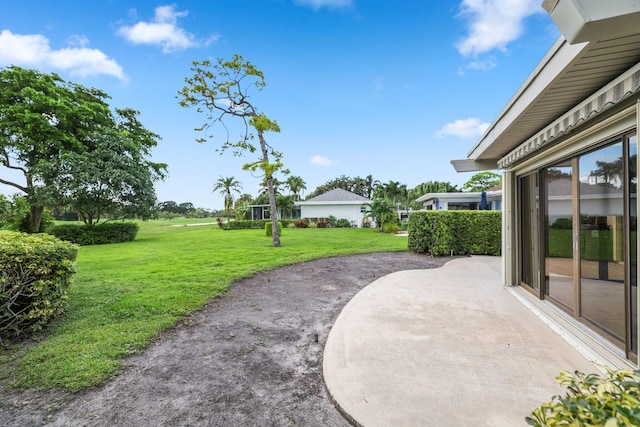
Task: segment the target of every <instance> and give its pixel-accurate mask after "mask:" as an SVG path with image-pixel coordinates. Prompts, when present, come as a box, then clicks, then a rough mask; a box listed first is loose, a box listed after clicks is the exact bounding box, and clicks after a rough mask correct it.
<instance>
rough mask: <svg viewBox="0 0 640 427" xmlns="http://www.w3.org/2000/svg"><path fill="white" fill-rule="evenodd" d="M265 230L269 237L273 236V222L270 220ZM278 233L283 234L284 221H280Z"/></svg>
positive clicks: (265, 225)
mask: <svg viewBox="0 0 640 427" xmlns="http://www.w3.org/2000/svg"><path fill="white" fill-rule="evenodd" d="M264 232H265V234H266V236H267V237H271V235H272V232H273V224H272V223H271V221H268V222H266V223H265V224H264ZM278 234H279V235H280V234H282V222H281V221H278Z"/></svg>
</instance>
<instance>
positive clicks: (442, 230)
mask: <svg viewBox="0 0 640 427" xmlns="http://www.w3.org/2000/svg"><path fill="white" fill-rule="evenodd" d="M408 232H409V250H411V251H413V252H418V253H430V254H431V255H433V256H443V255H495V256H497V255H500V252H501V247H502V212H500V211H418V212H412V213H411V215H410V216H409V224H408Z"/></svg>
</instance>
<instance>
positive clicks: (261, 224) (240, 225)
mask: <svg viewBox="0 0 640 427" xmlns="http://www.w3.org/2000/svg"><path fill="white" fill-rule="evenodd" d="M296 221H298V220H295V219H281V220H278V223H280V224H281V226H282V227H288V226H289V224H293V223H295V222H296ZM266 224H271V220H270V219H264V220H256V221H229V222H226V223H224V224H222V229H223V230H246V229H257V230H264V229H265V226H266Z"/></svg>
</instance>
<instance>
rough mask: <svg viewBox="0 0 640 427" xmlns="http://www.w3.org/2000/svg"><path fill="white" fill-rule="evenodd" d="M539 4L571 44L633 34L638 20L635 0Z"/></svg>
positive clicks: (639, 9)
mask: <svg viewBox="0 0 640 427" xmlns="http://www.w3.org/2000/svg"><path fill="white" fill-rule="evenodd" d="M542 7H543V8H544V9H545V10H546V11H547V13H548V14H549V16H551V19H552V20H553V22H554V23H555V24H556V26H557V27H558V29H560V32H561V33H562V34H563V35H564V37H565V38H566V39H567V41H568V42H569V43H572V44H573V43H582V42H587V41H597V40H602V39H605V38H608V39H611V38H614V37H623V36H627V35H630V34H634V33H636V32H637V31H638V22H640V4H639V3H638V1H637V0H615V1H605V0H544V1H543V2H542Z"/></svg>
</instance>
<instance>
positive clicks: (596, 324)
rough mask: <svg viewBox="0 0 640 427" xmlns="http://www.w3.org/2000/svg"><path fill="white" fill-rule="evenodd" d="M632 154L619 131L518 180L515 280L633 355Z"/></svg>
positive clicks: (633, 140) (631, 143)
mask: <svg viewBox="0 0 640 427" xmlns="http://www.w3.org/2000/svg"><path fill="white" fill-rule="evenodd" d="M637 152H638V143H637V136H636V135H635V134H632V135H624V136H621V137H619V138H616V139H613V140H611V141H610V142H609V143H608V144H603V145H601V146H599V147H597V148H596V149H593V150H590V151H588V152H584V153H580V154H578V155H575V156H573V157H571V158H567V159H565V160H563V161H561V162H557V163H554V164H552V165H549V166H547V167H545V168H542V169H540V170H538V171H536V172H534V173H530V174H528V175H524V176H521V177H520V178H519V179H518V199H519V205H518V208H519V217H518V221H519V224H518V228H519V230H520V231H519V254H520V255H519V273H518V274H519V280H520V283H521V284H523V285H525V286H526V287H527V288H528V289H529V290H530V291H531V292H533V293H535V294H536V295H538V296H539V297H540V298H543V299H547V300H549V301H551V302H553V303H554V304H555V305H557V306H558V307H560V308H561V309H562V310H564V311H565V312H567V313H568V314H569V315H571V316H572V317H573V318H575V319H577V320H579V321H581V322H583V323H584V324H586V325H588V326H589V327H590V328H591V329H593V330H594V331H596V332H597V333H598V334H600V335H601V336H603V337H605V338H607V339H608V340H609V341H610V342H612V343H614V344H616V345H617V346H619V347H620V348H622V349H624V351H625V353H626V354H627V356H628V357H629V358H631V359H633V360H637V352H638V340H637V336H638V303H637V301H638V300H637V298H638V294H637V289H638V287H637V198H636V192H637V172H636V170H637V167H636V166H637ZM541 248H542V250H541Z"/></svg>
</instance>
